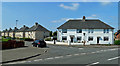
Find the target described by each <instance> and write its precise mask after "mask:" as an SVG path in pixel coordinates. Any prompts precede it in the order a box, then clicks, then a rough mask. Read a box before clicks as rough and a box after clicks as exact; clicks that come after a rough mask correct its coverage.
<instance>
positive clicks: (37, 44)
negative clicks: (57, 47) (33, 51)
mask: <svg viewBox="0 0 120 66" xmlns="http://www.w3.org/2000/svg"><path fill="white" fill-rule="evenodd" d="M32 45H33V47H41V48H42V47H46V42H45V41H44V40H35V41H34V42H33V43H32Z"/></svg>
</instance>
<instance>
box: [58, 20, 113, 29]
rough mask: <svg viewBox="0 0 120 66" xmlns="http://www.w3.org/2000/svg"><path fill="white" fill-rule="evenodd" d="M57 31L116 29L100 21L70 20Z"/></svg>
mask: <svg viewBox="0 0 120 66" xmlns="http://www.w3.org/2000/svg"><path fill="white" fill-rule="evenodd" d="M57 29H114V28H113V27H111V26H109V25H107V24H106V23H104V22H102V21H100V20H99V19H85V21H84V20H82V19H81V20H68V21H67V22H66V23H64V24H63V25H61V26H60V27H58V28H57Z"/></svg>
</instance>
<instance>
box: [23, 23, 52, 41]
mask: <svg viewBox="0 0 120 66" xmlns="http://www.w3.org/2000/svg"><path fill="white" fill-rule="evenodd" d="M49 32H50V31H49V30H47V29H46V28H44V27H43V26H41V25H40V24H38V23H35V25H33V26H32V27H31V28H29V29H28V30H27V32H25V37H26V38H32V39H44V38H46V37H48V36H49Z"/></svg>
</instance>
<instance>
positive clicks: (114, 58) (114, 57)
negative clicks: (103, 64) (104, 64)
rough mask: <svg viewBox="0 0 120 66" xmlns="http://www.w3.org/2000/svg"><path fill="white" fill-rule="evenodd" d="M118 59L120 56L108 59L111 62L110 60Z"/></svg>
mask: <svg viewBox="0 0 120 66" xmlns="http://www.w3.org/2000/svg"><path fill="white" fill-rule="evenodd" d="M118 58H120V56H118V57H114V58H110V59H108V61H110V60H114V59H118Z"/></svg>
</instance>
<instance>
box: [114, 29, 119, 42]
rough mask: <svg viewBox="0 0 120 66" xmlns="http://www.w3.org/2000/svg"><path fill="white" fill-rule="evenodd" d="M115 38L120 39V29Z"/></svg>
mask: <svg viewBox="0 0 120 66" xmlns="http://www.w3.org/2000/svg"><path fill="white" fill-rule="evenodd" d="M114 38H115V40H120V30H118V31H117V32H116V33H115V37H114Z"/></svg>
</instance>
